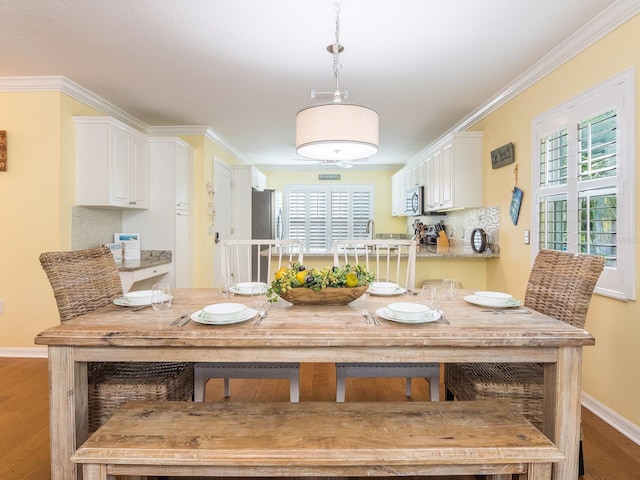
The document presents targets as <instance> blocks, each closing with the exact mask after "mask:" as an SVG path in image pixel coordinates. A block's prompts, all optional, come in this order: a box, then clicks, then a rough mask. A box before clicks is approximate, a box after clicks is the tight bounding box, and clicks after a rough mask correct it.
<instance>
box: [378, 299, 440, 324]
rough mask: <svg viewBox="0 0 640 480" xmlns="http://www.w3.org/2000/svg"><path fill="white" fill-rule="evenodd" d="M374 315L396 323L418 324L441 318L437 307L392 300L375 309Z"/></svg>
mask: <svg viewBox="0 0 640 480" xmlns="http://www.w3.org/2000/svg"><path fill="white" fill-rule="evenodd" d="M375 314H376V316H377V317H379V318H383V319H385V320H389V321H391V322H396V323H404V324H408V325H418V324H422V323H431V322H435V321H438V320H440V319H441V318H442V314H441V312H440V311H439V310H437V309H432V308H429V307H428V306H427V305H424V304H422V303H409V302H394V303H390V304H388V305H387V306H386V307H381V308H379V309H377V310H376V312H375Z"/></svg>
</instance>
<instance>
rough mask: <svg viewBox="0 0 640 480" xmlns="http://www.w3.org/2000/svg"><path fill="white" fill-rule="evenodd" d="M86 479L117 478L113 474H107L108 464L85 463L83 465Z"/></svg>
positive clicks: (107, 479)
mask: <svg viewBox="0 0 640 480" xmlns="http://www.w3.org/2000/svg"><path fill="white" fill-rule="evenodd" d="M82 478H83V479H84V480H115V477H114V476H113V475H109V476H107V466H106V465H104V464H95V463H85V464H84V465H82Z"/></svg>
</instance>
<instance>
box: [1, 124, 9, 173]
mask: <svg viewBox="0 0 640 480" xmlns="http://www.w3.org/2000/svg"><path fill="white" fill-rule="evenodd" d="M6 171H7V131H6V130H0V172H6Z"/></svg>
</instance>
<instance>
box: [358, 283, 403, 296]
mask: <svg viewBox="0 0 640 480" xmlns="http://www.w3.org/2000/svg"><path fill="white" fill-rule="evenodd" d="M406 292H407V289H406V288H402V287H401V286H400V285H398V284H397V283H393V282H372V283H370V284H369V289H368V290H367V293H369V294H371V295H374V296H379V297H392V296H395V295H402V294H403V293H406Z"/></svg>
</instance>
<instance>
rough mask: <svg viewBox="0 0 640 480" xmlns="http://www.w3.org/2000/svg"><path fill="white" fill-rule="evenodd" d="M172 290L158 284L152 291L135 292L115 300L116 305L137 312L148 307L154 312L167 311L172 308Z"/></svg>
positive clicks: (167, 286)
mask: <svg viewBox="0 0 640 480" xmlns="http://www.w3.org/2000/svg"><path fill="white" fill-rule="evenodd" d="M172 299H173V297H172V296H171V289H170V287H169V285H168V284H166V283H157V284H155V285H153V287H152V288H151V290H135V291H132V292H127V293H125V294H124V295H123V296H122V297H118V298H116V299H114V300H113V303H114V305H118V306H120V307H130V308H132V311H134V312H136V311H138V310H142V309H143V308H146V307H153V309H154V310H156V311H160V310H166V309H168V308H169V307H170V306H171V300H172Z"/></svg>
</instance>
